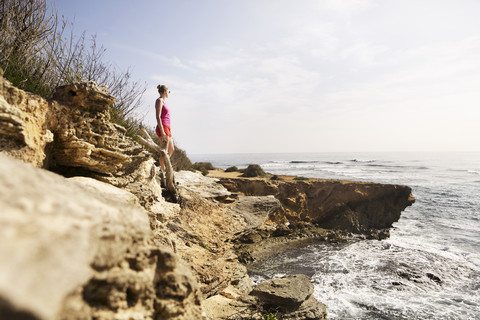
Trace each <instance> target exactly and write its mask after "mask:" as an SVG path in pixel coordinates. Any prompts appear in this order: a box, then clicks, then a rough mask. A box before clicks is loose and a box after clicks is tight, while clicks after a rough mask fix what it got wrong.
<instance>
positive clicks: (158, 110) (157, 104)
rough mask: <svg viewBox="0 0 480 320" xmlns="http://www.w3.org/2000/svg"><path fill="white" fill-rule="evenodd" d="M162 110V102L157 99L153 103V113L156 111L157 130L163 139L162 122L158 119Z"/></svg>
mask: <svg viewBox="0 0 480 320" xmlns="http://www.w3.org/2000/svg"><path fill="white" fill-rule="evenodd" d="M162 108H163V100H162V99H157V101H155V111H156V118H157V125H158V128H159V129H160V135H161V136H162V138H163V137H165V136H166V135H165V131H164V130H163V125H162V120H161V119H160V116H161V114H162Z"/></svg>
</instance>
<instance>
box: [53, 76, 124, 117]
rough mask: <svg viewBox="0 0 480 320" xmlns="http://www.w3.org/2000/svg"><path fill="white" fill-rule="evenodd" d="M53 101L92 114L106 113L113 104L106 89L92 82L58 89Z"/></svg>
mask: <svg viewBox="0 0 480 320" xmlns="http://www.w3.org/2000/svg"><path fill="white" fill-rule="evenodd" d="M53 99H55V100H56V101H58V102H59V103H61V104H63V105H67V106H70V105H74V106H77V107H80V108H83V109H85V110H86V111H93V112H98V111H108V109H109V108H110V106H111V105H112V104H114V103H115V98H114V97H113V96H112V95H111V94H109V93H108V88H107V87H103V86H99V85H97V84H96V83H95V82H93V81H89V82H81V83H74V84H71V85H66V86H61V87H58V88H57V89H56V90H55V94H54V96H53Z"/></svg>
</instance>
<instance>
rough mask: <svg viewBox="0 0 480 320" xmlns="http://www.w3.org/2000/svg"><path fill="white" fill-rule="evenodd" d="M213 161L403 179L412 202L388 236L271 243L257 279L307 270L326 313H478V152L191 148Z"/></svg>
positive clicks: (276, 170)
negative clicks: (206, 151) (211, 151)
mask: <svg viewBox="0 0 480 320" xmlns="http://www.w3.org/2000/svg"><path fill="white" fill-rule="evenodd" d="M191 159H192V161H209V162H212V164H213V165H214V166H216V167H219V168H223V169H225V168H227V167H229V166H237V167H239V168H244V167H246V166H247V165H248V164H253V163H255V164H259V165H260V166H261V167H262V168H263V169H264V170H265V171H267V172H270V173H273V174H279V175H280V174H287V175H296V176H303V177H310V178H326V179H342V180H353V181H368V182H379V183H391V184H402V185H408V186H410V187H411V188H412V193H413V195H414V197H415V199H416V202H415V203H414V204H413V205H412V206H411V207H408V208H407V209H406V210H405V211H403V212H402V214H401V217H400V220H399V221H398V222H396V223H394V227H393V228H392V230H391V232H390V238H389V239H386V240H382V241H377V240H365V241H352V242H349V243H341V244H325V243H319V242H308V243H305V244H304V245H302V246H300V247H296V248H293V249H289V250H288V249H287V250H285V251H284V252H278V253H277V254H276V255H274V256H273V257H272V258H270V261H263V262H262V265H261V266H260V267H259V268H255V272H254V273H252V274H251V277H252V279H253V280H254V281H256V282H259V281H263V280H265V279H270V278H275V277H279V276H283V275H285V274H294V273H304V274H307V275H309V276H311V279H312V282H313V284H314V288H315V292H314V296H315V297H316V298H317V299H318V300H320V301H322V302H323V303H325V304H326V306H327V312H328V318H329V319H480V153H356V154H353V153H315V154H313V153H309V154H228V155H193V156H191Z"/></svg>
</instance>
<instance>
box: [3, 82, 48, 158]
mask: <svg viewBox="0 0 480 320" xmlns="http://www.w3.org/2000/svg"><path fill="white" fill-rule="evenodd" d="M53 105H54V103H52V102H48V101H46V100H45V99H43V98H41V97H39V96H35V95H33V94H30V93H27V92H25V91H23V90H20V89H18V88H16V87H14V86H13V85H12V84H11V83H10V82H8V81H7V80H5V79H4V78H3V77H1V76H0V153H7V154H10V155H12V156H14V157H16V158H17V159H20V160H22V161H24V162H29V163H32V164H33V165H34V166H36V167H42V166H43V165H44V161H45V158H46V152H45V149H46V146H47V144H49V143H51V142H52V141H53V133H52V131H51V129H50V127H51V120H52V118H51V116H52V113H51V110H52V108H53Z"/></svg>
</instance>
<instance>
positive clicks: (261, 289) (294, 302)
mask: <svg viewBox="0 0 480 320" xmlns="http://www.w3.org/2000/svg"><path fill="white" fill-rule="evenodd" d="M250 294H251V295H253V296H256V297H258V298H259V299H260V301H261V302H262V303H264V304H266V305H270V306H279V307H282V308H285V309H287V310H292V309H296V308H298V307H299V306H300V305H301V304H302V303H303V302H304V301H306V300H307V299H308V298H310V296H311V295H312V294H313V285H312V284H311V283H310V278H309V277H308V276H306V275H303V274H296V275H290V276H285V277H282V278H276V279H271V280H267V281H264V282H262V283H260V284H258V285H256V286H255V288H254V289H253V290H252V292H251V293H250Z"/></svg>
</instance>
